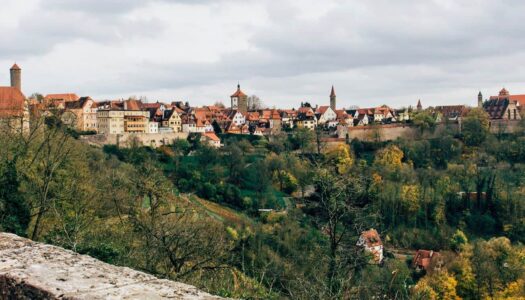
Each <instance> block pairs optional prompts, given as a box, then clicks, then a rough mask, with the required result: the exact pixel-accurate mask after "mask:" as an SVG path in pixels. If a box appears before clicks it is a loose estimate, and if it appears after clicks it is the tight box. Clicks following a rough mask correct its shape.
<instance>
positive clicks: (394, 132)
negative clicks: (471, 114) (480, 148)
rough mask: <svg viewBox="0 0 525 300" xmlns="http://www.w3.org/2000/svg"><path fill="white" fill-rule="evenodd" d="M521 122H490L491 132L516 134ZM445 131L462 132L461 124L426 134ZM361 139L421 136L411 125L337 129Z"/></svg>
mask: <svg viewBox="0 0 525 300" xmlns="http://www.w3.org/2000/svg"><path fill="white" fill-rule="evenodd" d="M519 122H520V121H516V120H510V121H509V120H490V131H491V132H492V133H493V134H501V133H514V132H516V130H518V129H519ZM445 130H449V131H451V132H460V130H461V122H453V123H452V122H451V123H449V124H445V123H440V124H437V125H436V128H435V129H434V131H433V132H428V131H427V132H425V135H426V136H427V137H430V138H432V137H437V136H439V135H440V134H442V133H443V132H444V131H445ZM347 135H348V138H349V139H350V140H352V139H355V138H357V139H359V140H363V141H391V140H395V139H397V138H414V137H418V136H419V135H420V131H419V128H417V127H416V126H414V125H410V124H387V125H371V126H356V127H343V126H339V127H338V128H337V136H338V138H340V139H346V138H347Z"/></svg>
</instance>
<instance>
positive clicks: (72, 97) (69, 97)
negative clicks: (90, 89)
mask: <svg viewBox="0 0 525 300" xmlns="http://www.w3.org/2000/svg"><path fill="white" fill-rule="evenodd" d="M78 99H79V97H78V96H77V95H76V94H72V93H69V94H49V95H46V96H45V97H44V100H45V101H65V102H69V101H77V100H78Z"/></svg>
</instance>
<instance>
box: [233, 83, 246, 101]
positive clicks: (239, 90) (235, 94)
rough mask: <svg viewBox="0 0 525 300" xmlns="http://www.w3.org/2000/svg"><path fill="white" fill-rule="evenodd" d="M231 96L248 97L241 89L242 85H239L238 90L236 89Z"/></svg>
mask: <svg viewBox="0 0 525 300" xmlns="http://www.w3.org/2000/svg"><path fill="white" fill-rule="evenodd" d="M231 97H237V98H241V97H247V96H246V94H245V93H243V92H242V91H241V85H240V84H239V85H237V91H235V93H233V95H231Z"/></svg>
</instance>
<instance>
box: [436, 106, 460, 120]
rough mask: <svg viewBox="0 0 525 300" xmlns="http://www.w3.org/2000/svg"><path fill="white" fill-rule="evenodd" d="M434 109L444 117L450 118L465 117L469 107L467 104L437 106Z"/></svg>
mask: <svg viewBox="0 0 525 300" xmlns="http://www.w3.org/2000/svg"><path fill="white" fill-rule="evenodd" d="M434 110H435V111H436V112H439V113H441V114H442V115H443V117H445V118H448V119H455V118H458V117H464V116H465V115H466V114H467V113H468V108H467V107H466V106H465V105H443V106H436V107H435V108H434Z"/></svg>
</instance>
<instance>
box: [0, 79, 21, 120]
mask: <svg viewBox="0 0 525 300" xmlns="http://www.w3.org/2000/svg"><path fill="white" fill-rule="evenodd" d="M24 107H25V96H24V94H22V92H21V91H20V90H19V89H17V88H14V87H8V86H7V87H0V118H5V117H14V116H21V115H22V114H23V113H24Z"/></svg>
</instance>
